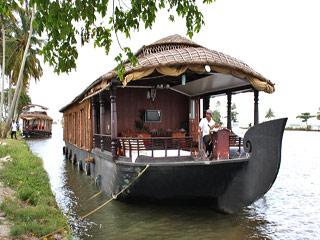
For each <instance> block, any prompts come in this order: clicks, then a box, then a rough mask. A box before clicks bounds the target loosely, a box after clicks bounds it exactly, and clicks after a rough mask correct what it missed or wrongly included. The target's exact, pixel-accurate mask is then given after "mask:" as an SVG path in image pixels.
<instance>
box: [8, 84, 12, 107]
mask: <svg viewBox="0 0 320 240" xmlns="http://www.w3.org/2000/svg"><path fill="white" fill-rule="evenodd" d="M11 89H12V83H11V79H9V87H8V109H10V107H11V102H12V94H11Z"/></svg>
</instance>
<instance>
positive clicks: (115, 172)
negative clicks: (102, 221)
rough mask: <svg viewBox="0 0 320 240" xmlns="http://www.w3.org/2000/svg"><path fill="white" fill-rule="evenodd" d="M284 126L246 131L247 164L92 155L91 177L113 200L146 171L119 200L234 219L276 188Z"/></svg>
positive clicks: (273, 124)
mask: <svg viewBox="0 0 320 240" xmlns="http://www.w3.org/2000/svg"><path fill="white" fill-rule="evenodd" d="M286 121H287V119H278V120H273V121H269V122H265V123H261V124H259V125H256V126H254V127H252V128H250V129H249V130H248V131H247V133H246V135H245V138H244V146H245V151H246V153H247V157H246V158H242V159H230V160H213V161H183V162H181V161H180V162H170V161H166V162H161V161H154V162H146V163H132V162H128V161H121V159H120V160H118V161H116V162H114V161H113V160H112V158H111V155H110V154H106V153H103V152H101V151H99V150H93V151H92V153H91V154H92V156H93V157H94V158H95V164H94V166H91V170H92V175H93V176H94V177H95V179H96V182H97V185H98V186H99V187H100V188H101V190H103V191H104V192H106V193H107V194H108V195H110V196H111V195H114V194H117V193H118V192H120V191H121V190H122V189H123V188H125V187H126V186H128V184H129V183H131V182H133V181H134V179H135V178H136V177H137V175H138V174H139V172H141V171H142V170H143V169H144V168H145V167H146V166H147V165H149V167H148V169H147V170H146V171H145V172H144V173H143V175H141V176H140V177H139V178H138V180H136V181H135V182H134V183H133V184H132V185H130V187H129V188H128V190H127V191H125V192H124V193H123V194H121V195H120V196H119V198H118V199H120V200H122V201H145V200H147V201H155V202H160V203H163V202H167V201H187V202H188V201H190V202H195V201H196V202H203V200H204V201H205V202H206V203H209V204H210V205H212V206H213V207H215V208H216V209H217V210H219V211H222V212H226V213H234V212H237V211H239V210H240V209H241V208H243V207H245V206H248V205H250V204H251V203H253V202H254V201H256V200H257V199H259V198H261V197H262V196H263V195H264V194H265V193H266V192H267V191H268V190H269V189H270V188H271V186H272V184H273V183H274V181H275V179H276V177H277V174H278V171H279V167H280V161H281V144H282V136H283V131H284V128H285V124H286ZM73 151H75V150H73Z"/></svg>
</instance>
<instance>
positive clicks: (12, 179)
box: [0, 139, 69, 237]
mask: <svg viewBox="0 0 320 240" xmlns="http://www.w3.org/2000/svg"><path fill="white" fill-rule="evenodd" d="M5 142H6V145H1V146H0V158H1V157H5V156H8V155H9V156H11V158H12V161H10V162H7V163H6V164H5V166H4V168H3V169H1V170H0V181H1V182H3V183H4V184H5V185H6V186H8V187H10V188H11V189H13V190H15V191H16V194H15V197H14V198H11V199H5V201H4V202H3V203H2V204H1V206H0V207H1V210H2V211H4V212H5V213H6V214H7V218H8V219H9V220H10V221H11V222H12V223H13V226H12V227H11V234H12V235H13V236H21V235H32V236H36V237H41V236H43V235H46V234H48V233H50V232H52V231H54V230H56V229H59V228H61V227H66V229H67V230H66V231H65V232H64V233H63V235H64V237H68V236H69V230H68V229H69V228H68V225H67V220H66V217H65V216H64V215H63V213H62V212H61V210H60V209H59V208H58V207H57V205H56V202H55V198H54V195H53V194H52V191H51V188H50V184H49V178H48V175H47V173H46V172H45V170H44V168H43V165H42V160H41V159H40V158H39V157H37V156H35V155H34V154H32V152H31V151H30V150H29V147H28V146H27V144H26V142H25V141H24V140H11V139H7V140H5Z"/></svg>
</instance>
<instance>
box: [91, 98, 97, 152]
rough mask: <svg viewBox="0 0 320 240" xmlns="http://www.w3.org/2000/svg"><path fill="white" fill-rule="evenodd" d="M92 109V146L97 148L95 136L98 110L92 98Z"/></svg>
mask: <svg viewBox="0 0 320 240" xmlns="http://www.w3.org/2000/svg"><path fill="white" fill-rule="evenodd" d="M91 109H92V146H93V147H96V143H95V136H94V135H95V134H96V130H97V109H96V104H95V102H94V98H91Z"/></svg>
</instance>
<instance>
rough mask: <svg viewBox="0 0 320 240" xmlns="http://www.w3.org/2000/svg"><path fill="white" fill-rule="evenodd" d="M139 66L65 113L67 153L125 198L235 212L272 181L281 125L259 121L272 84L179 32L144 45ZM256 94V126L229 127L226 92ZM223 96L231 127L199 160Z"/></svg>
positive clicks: (104, 82)
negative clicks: (213, 99)
mask: <svg viewBox="0 0 320 240" xmlns="http://www.w3.org/2000/svg"><path fill="white" fill-rule="evenodd" d="M136 57H137V59H138V64H137V65H136V66H132V65H131V64H130V63H129V62H127V63H126V64H125V75H124V79H123V80H120V79H119V78H118V76H117V73H116V72H115V71H110V72H109V73H107V74H105V75H103V76H101V77H100V78H98V79H97V80H96V81H94V82H93V83H92V84H91V85H90V86H89V87H88V88H87V89H85V90H84V91H83V92H82V93H81V94H80V95H78V96H77V97H76V98H75V99H74V100H73V101H72V102H71V103H70V104H68V105H67V106H65V107H64V108H62V109H61V112H62V113H63V116H64V141H65V148H64V153H65V154H66V157H67V158H68V159H70V160H72V161H73V162H74V163H76V164H77V165H78V166H79V168H80V169H84V170H85V172H86V173H87V174H88V175H91V176H92V177H93V178H94V179H95V180H96V182H97V185H98V186H99V188H100V189H101V190H102V191H104V192H105V193H107V194H108V195H110V196H112V195H117V193H119V192H121V191H122V190H123V189H126V191H125V192H124V193H123V194H121V195H119V197H118V198H119V199H120V200H123V201H137V200H138V201H143V200H148V201H161V202H163V201H190V200H191V201H193V200H197V201H202V200H204V201H205V202H207V203H209V204H210V205H212V206H214V207H215V208H216V209H217V210H220V211H223V212H228V213H233V212H236V211H239V210H240V209H241V208H242V207H244V206H247V205H249V204H251V203H252V202H254V201H255V200H257V199H259V198H260V197H262V196H263V195H264V194H265V193H266V192H267V191H268V190H269V189H270V188H271V186H272V184H273V182H274V181H275V179H276V177H277V173H278V171H279V167H280V161H281V143H282V135H283V131H284V127H285V124H286V119H277V120H273V121H269V122H264V123H260V124H259V111H258V100H259V98H258V97H259V91H264V92H266V93H272V92H274V90H275V89H274V84H273V83H272V82H270V81H269V80H268V79H266V78H265V77H263V76H262V75H261V74H259V73H257V72H256V71H254V70H253V69H252V68H250V67H249V66H248V65H247V64H245V63H243V62H241V61H239V60H237V59H235V58H233V57H230V56H228V55H226V54H223V53H220V52H217V51H213V50H209V49H207V48H205V47H202V46H201V45H199V44H197V43H194V42H192V41H190V40H188V39H186V38H183V37H181V36H179V35H173V36H169V37H166V38H164V39H161V40H159V41H157V42H155V43H153V44H150V45H147V46H143V47H142V48H141V49H140V50H139V51H138V52H137V53H136ZM238 93H247V94H250V93H253V100H254V103H253V104H254V113H253V119H254V126H253V127H251V128H250V129H249V130H248V131H247V132H246V134H245V136H244V138H241V137H239V136H236V135H235V134H234V133H233V131H232V122H231V104H232V96H233V95H234V94H238ZM224 94H225V95H226V96H227V100H228V104H227V105H228V107H227V113H228V117H227V120H228V121H227V126H226V128H222V129H219V130H218V131H217V132H216V133H215V134H213V135H214V136H213V138H212V139H213V140H212V141H213V145H214V151H213V154H212V156H213V159H209V158H206V157H204V156H203V154H201V153H202V149H203V147H202V144H201V143H202V140H201V137H200V136H199V132H198V125H199V121H200V119H201V118H202V116H203V109H205V106H204V105H205V104H204V101H203V99H204V98H206V97H208V96H218V95H219V96H220V95H224Z"/></svg>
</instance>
